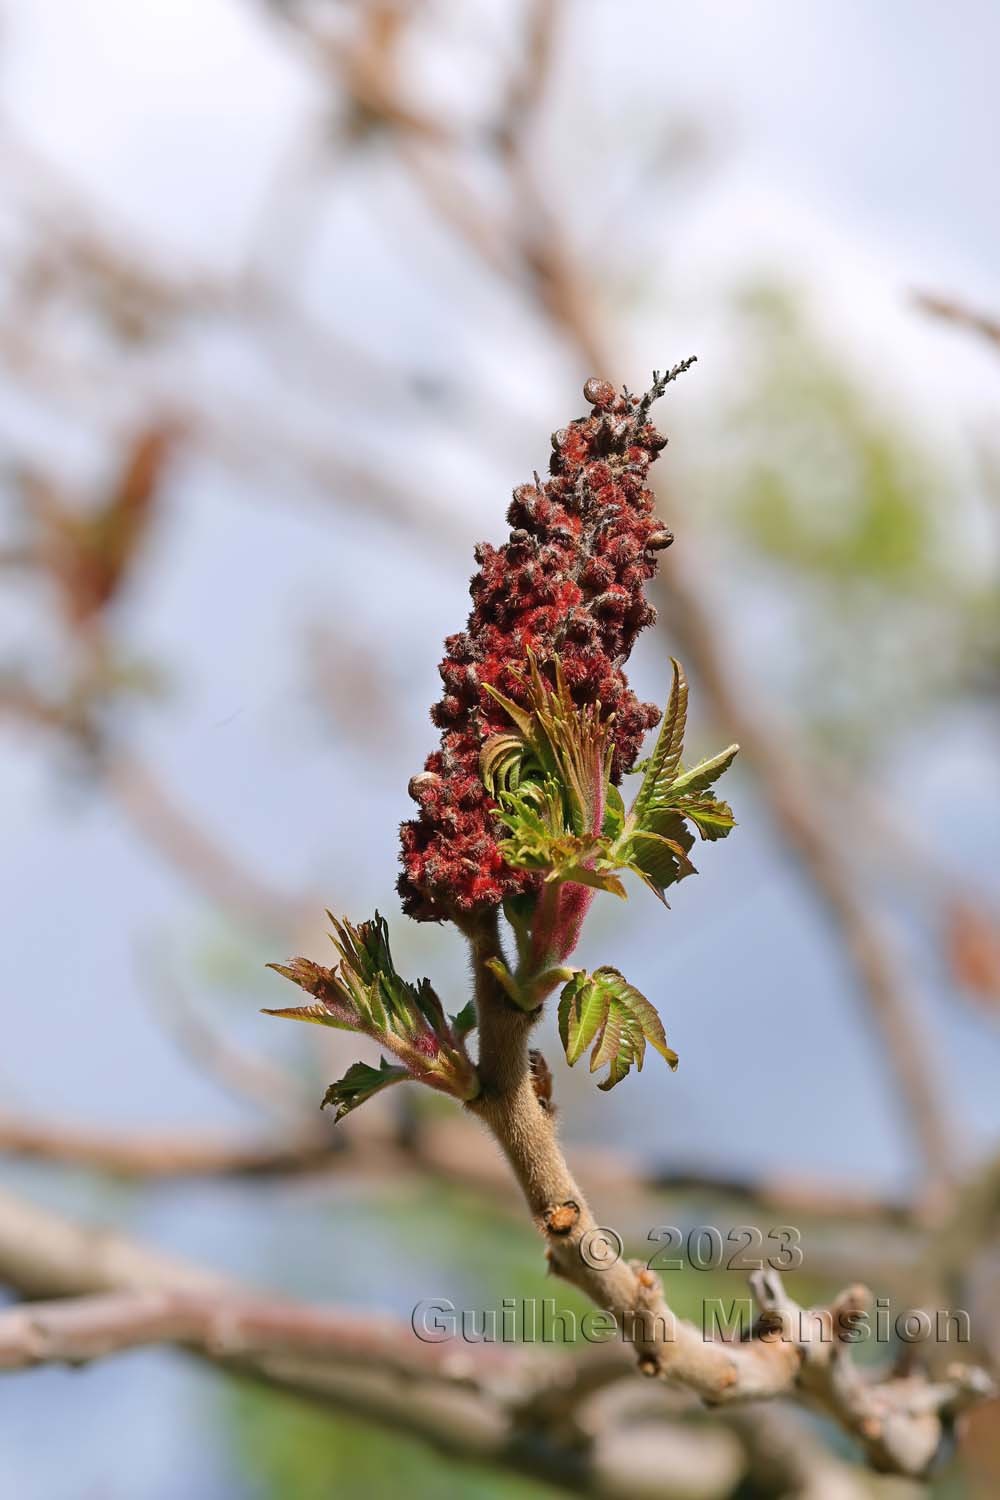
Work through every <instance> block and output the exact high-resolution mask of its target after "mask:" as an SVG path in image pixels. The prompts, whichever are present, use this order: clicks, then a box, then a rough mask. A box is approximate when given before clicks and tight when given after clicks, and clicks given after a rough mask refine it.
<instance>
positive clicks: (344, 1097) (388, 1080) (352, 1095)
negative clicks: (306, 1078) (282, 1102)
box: [320, 1057, 411, 1123]
mask: <svg viewBox="0 0 1000 1500" xmlns="http://www.w3.org/2000/svg"><path fill="white" fill-rule="evenodd" d="M410 1076H411V1075H410V1073H409V1071H408V1069H406V1068H401V1067H398V1066H396V1065H394V1064H393V1063H388V1062H386V1060H385V1058H384V1057H382V1058H380V1059H379V1066H378V1067H377V1068H370V1067H369V1066H368V1064H367V1063H360V1062H356V1063H352V1064H351V1066H350V1067H349V1068H348V1070H347V1072H346V1073H345V1074H344V1076H343V1078H341V1079H339V1080H338V1081H337V1082H336V1083H331V1085H330V1087H329V1088H328V1089H327V1091H326V1093H325V1094H324V1095H323V1102H322V1104H321V1105H320V1109H326V1107H327V1105H328V1104H332V1105H335V1106H336V1113H335V1114H334V1117H333V1118H334V1123H336V1122H337V1121H338V1120H342V1119H343V1118H344V1116H345V1115H349V1114H350V1113H351V1110H352V1109H357V1108H358V1106H359V1105H360V1104H364V1103H366V1101H367V1100H369V1099H370V1098H371V1097H372V1095H373V1094H378V1093H380V1092H381V1090H382V1089H385V1088H388V1087H389V1085H390V1084H392V1083H403V1082H405V1080H406V1079H407V1078H409V1077H410Z"/></svg>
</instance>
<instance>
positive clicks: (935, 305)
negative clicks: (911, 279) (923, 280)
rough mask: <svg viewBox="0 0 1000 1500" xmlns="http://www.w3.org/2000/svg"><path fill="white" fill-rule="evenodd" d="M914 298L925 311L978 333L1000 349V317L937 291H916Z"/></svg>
mask: <svg viewBox="0 0 1000 1500" xmlns="http://www.w3.org/2000/svg"><path fill="white" fill-rule="evenodd" d="M913 300H914V302H916V304H917V306H918V307H920V308H922V309H923V311H924V312H926V313H930V314H931V315H932V317H935V318H940V319H942V321H943V322H946V323H954V324H955V325H956V327H958V328H967V329H969V330H970V331H971V332H972V333H978V334H979V335H980V337H981V338H984V339H985V340H986V342H987V343H989V344H992V345H993V346H994V348H997V349H1000V318H997V317H994V316H992V315H991V314H989V313H985V312H982V311H980V310H979V309H978V308H974V307H970V306H969V305H968V303H965V302H961V301H959V300H958V299H957V298H955V297H942V296H941V295H940V294H938V293H936V292H915V293H914V294H913Z"/></svg>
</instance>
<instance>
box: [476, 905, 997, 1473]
mask: <svg viewBox="0 0 1000 1500" xmlns="http://www.w3.org/2000/svg"><path fill="white" fill-rule="evenodd" d="M470 939H471V947H472V955H473V965H474V974H475V981H476V1004H477V1009H478V1012H479V1032H480V1053H479V1064H478V1066H479V1074H480V1078H481V1081H482V1092H481V1093H480V1094H479V1095H478V1096H477V1097H476V1098H475V1099H474V1100H472V1101H470V1103H469V1104H468V1106H467V1108H469V1109H470V1110H471V1111H472V1112H473V1113H474V1114H476V1115H477V1116H478V1117H479V1119H481V1120H482V1121H483V1123H484V1124H485V1125H486V1126H487V1128H488V1129H489V1130H490V1131H491V1132H492V1133H493V1135H494V1136H495V1137H496V1139H497V1141H498V1142H499V1144H500V1146H501V1148H502V1149H503V1151H504V1154H505V1155H506V1157H507V1159H508V1161H509V1162H510V1165H511V1168H512V1170H513V1172H514V1175H515V1177H516V1178H517V1181H518V1183H519V1185H520V1187H521V1190H522V1192H523V1194H524V1197H525V1200H526V1202H527V1205H528V1208H529V1211H530V1213H531V1216H532V1218H533V1220H534V1222H535V1224H536V1226H537V1228H538V1229H539V1231H540V1232H541V1234H542V1235H543V1236H544V1239H545V1242H546V1253H547V1256H548V1260H549V1264H550V1266H551V1268H552V1270H553V1271H554V1272H555V1273H556V1274H557V1275H559V1276H562V1277H563V1278H565V1279H566V1280H567V1281H569V1282H571V1283H572V1285H574V1286H575V1287H577V1288H578V1290H580V1291H581V1292H583V1293H584V1294H585V1295H586V1296H588V1297H589V1298H590V1299H591V1300H592V1301H593V1302H594V1303H596V1304H597V1306H598V1307H601V1308H603V1309H605V1310H606V1311H608V1312H610V1313H611V1314H612V1315H613V1317H614V1319H615V1322H616V1323H617V1325H618V1327H619V1329H620V1331H621V1334H622V1337H623V1338H624V1339H626V1340H627V1341H628V1342H629V1343H630V1344H632V1345H633V1346H634V1348H635V1352H636V1355H637V1358H638V1363H639V1369H640V1370H641V1371H642V1372H643V1373H644V1374H646V1375H650V1376H660V1377H662V1378H664V1379H666V1380H668V1381H670V1382H671V1383H673V1384H676V1385H682V1386H684V1387H686V1388H688V1389H689V1390H692V1391H694V1392H695V1393H696V1394H697V1395H698V1396H700V1397H701V1398H702V1399H703V1400H705V1401H707V1402H709V1403H710V1404H712V1405H721V1404H723V1403H729V1402H735V1401H746V1400H755V1399H760V1398H762V1397H773V1396H778V1395H786V1394H792V1393H797V1392H800V1391H805V1392H807V1393H808V1395H809V1397H810V1399H812V1400H813V1401H815V1402H816V1403H817V1404H818V1405H820V1406H821V1407H822V1408H823V1409H824V1410H825V1411H826V1412H828V1413H829V1415H831V1416H832V1417H834V1418H835V1419H836V1420H837V1421H838V1422H839V1423H840V1425H841V1426H842V1427H843V1428H844V1429H845V1430H846V1431H847V1432H849V1433H851V1435H852V1436H853V1437H855V1438H856V1440H857V1441H858V1442H859V1443H860V1444H861V1445H862V1447H863V1448H864V1450H865V1452H866V1453H867V1455H868V1458H869V1460H870V1461H871V1462H872V1464H873V1465H874V1466H875V1467H877V1468H880V1469H887V1470H891V1471H892V1472H894V1473H899V1474H902V1475H908V1476H920V1475H923V1474H924V1473H925V1472H926V1470H927V1468H928V1467H929V1465H930V1464H931V1462H932V1461H933V1459H934V1457H935V1455H936V1453H937V1451H938V1449H939V1448H940V1446H941V1443H942V1441H943V1438H944V1435H945V1433H946V1431H947V1428H948V1424H949V1423H950V1421H951V1420H952V1418H953V1416H954V1415H955V1414H956V1413H957V1412H958V1411H960V1410H962V1409H963V1408H964V1407H965V1406H966V1405H970V1404H973V1403H974V1402H975V1401H977V1400H980V1399H983V1398H984V1397H985V1396H987V1395H989V1394H991V1393H992V1389H993V1387H992V1383H991V1381H990V1380H989V1378H988V1377H987V1376H986V1375H985V1374H984V1373H983V1372H981V1371H976V1370H965V1369H964V1368H958V1367H956V1369H955V1370H954V1371H953V1373H952V1374H951V1375H950V1377H949V1378H948V1379H947V1380H945V1381H943V1382H938V1383H936V1384H931V1383H929V1382H928V1381H926V1380H924V1379H923V1378H922V1377H920V1378H918V1377H909V1378H907V1379H906V1380H900V1379H896V1378H894V1377H892V1376H891V1375H889V1376H885V1377H883V1378H881V1379H879V1380H878V1381H877V1382H876V1381H872V1380H870V1379H865V1378H863V1377H862V1376H861V1375H860V1374H859V1373H858V1371H857V1369H856V1367H855V1366H854V1364H853V1362H852V1361H851V1360H850V1358H849V1354H848V1351H847V1349H846V1347H845V1344H844V1342H843V1341H842V1339H841V1337H840V1329H841V1320H842V1318H843V1317H846V1316H847V1314H849V1313H852V1312H857V1311H860V1310H861V1307H862V1306H863V1302H864V1299H865V1298H867V1293H864V1292H863V1289H858V1288H851V1289H849V1290H848V1291H847V1292H845V1293H843V1294H842V1296H841V1298H840V1299H838V1302H837V1303H836V1304H834V1306H833V1307H832V1308H831V1309H821V1310H817V1309H813V1310H811V1311H809V1312H807V1313H805V1314H804V1313H803V1309H801V1308H800V1307H799V1306H798V1304H797V1303H795V1302H793V1301H792V1299H791V1298H790V1297H789V1296H788V1294H787V1293H786V1292H785V1289H784V1287H783V1285H782V1283H781V1278H780V1276H778V1274H777V1273H776V1272H773V1271H769V1272H766V1273H765V1272H760V1273H755V1276H754V1278H752V1281H753V1284H754V1290H755V1292H756V1295H757V1300H758V1303H759V1305H760V1307H761V1310H762V1313H764V1314H768V1315H770V1317H772V1318H773V1317H775V1316H780V1320H781V1322H780V1327H777V1328H776V1327H775V1325H774V1323H773V1322H771V1321H769V1323H768V1324H767V1325H766V1326H763V1327H759V1328H758V1330H757V1331H756V1332H755V1334H754V1336H753V1337H751V1338H750V1339H748V1340H747V1341H745V1342H742V1343H729V1342H723V1341H720V1340H713V1339H711V1338H708V1337H706V1334H705V1331H704V1330H701V1329H698V1328H696V1327H695V1325H694V1324H692V1323H689V1322H686V1321H685V1320H683V1319H679V1318H677V1317H676V1316H675V1314H674V1313H673V1311H672V1309H671V1308H670V1306H669V1304H668V1303H667V1301H666V1298H665V1296H664V1291H663V1286H662V1284H661V1282H660V1280H659V1278H658V1277H657V1276H655V1275H654V1274H653V1273H652V1272H651V1271H649V1270H648V1269H646V1268H645V1267H643V1266H642V1265H641V1263H634V1262H628V1261H624V1260H621V1259H616V1260H613V1261H612V1262H611V1263H610V1264H605V1265H604V1266H599V1265H594V1264H592V1263H591V1262H592V1261H593V1259H594V1257H593V1256H592V1255H590V1254H588V1253H587V1245H588V1241H589V1238H590V1236H591V1232H592V1231H594V1230H595V1229H597V1227H598V1225H597V1221H596V1220H595V1218H594V1216H593V1214H592V1212H591V1210H590V1208H589V1207H588V1205H587V1202H586V1200H585V1199H584V1196H583V1193H582V1192H581V1190H580V1188H579V1186H578V1184H577V1183H576V1182H575V1180H574V1179H573V1176H572V1174H571V1173H570V1171H569V1168H568V1166H567V1164H566V1161H565V1158H564V1156H563V1153H562V1150H561V1148H560V1146H559V1143H558V1140H557V1137H556V1132H555V1125H554V1122H553V1116H552V1114H551V1112H550V1111H547V1110H544V1109H542V1107H541V1106H540V1104H539V1101H538V1099H537V1097H536V1095H535V1091H534V1089H533V1087H532V1084H531V1078H530V1072H529V1067H528V1045H527V1043H528V1034H529V1031H530V1029H531V1026H532V1024H533V1022H534V1021H535V1020H536V1019H537V1012H536V1013H535V1014H533V1015H527V1014H525V1013H524V1012H523V1011H520V1010H518V1009H517V1008H516V1007H514V1006H513V1005H512V1004H511V1002H510V1000H509V999H508V998H507V996H506V994H505V992H504V991H503V989H502V987H501V986H500V984H499V983H498V981H497V980H496V978H495V977H494V975H493V973H492V970H491V969H489V968H488V967H487V964H488V962H489V961H490V960H491V959H495V958H500V959H502V958H503V955H502V952H501V949H500V943H499V937H498V926H497V921H496V918H495V916H494V917H492V918H490V919H483V920H482V921H481V922H480V924H479V925H478V926H477V927H475V928H473V929H471V931H470Z"/></svg>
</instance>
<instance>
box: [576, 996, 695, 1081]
mask: <svg viewBox="0 0 1000 1500" xmlns="http://www.w3.org/2000/svg"><path fill="white" fill-rule="evenodd" d="M559 1035H560V1037H561V1039H562V1044H563V1048H564V1050H565V1053H566V1061H567V1062H568V1063H569V1065H570V1067H572V1066H573V1064H574V1063H576V1062H578V1061H579V1059H580V1058H581V1057H582V1056H583V1054H584V1052H586V1050H587V1048H588V1047H589V1046H590V1045H591V1044H592V1043H593V1051H592V1052H591V1055H590V1071H591V1072H592V1073H595V1072H596V1071H597V1070H598V1069H599V1068H602V1067H607V1068H608V1075H607V1077H606V1078H605V1080H604V1081H603V1083H600V1084H598V1088H601V1089H604V1090H607V1089H612V1088H614V1086H615V1084H616V1083H620V1082H621V1080H622V1079H623V1078H624V1077H625V1075H626V1074H627V1073H628V1072H629V1070H630V1069H631V1067H632V1066H633V1064H634V1065H635V1067H636V1068H638V1069H639V1070H640V1071H641V1070H642V1064H643V1060H644V1058H645V1055H646V1044H647V1042H648V1043H650V1044H651V1045H652V1046H653V1047H654V1048H655V1049H656V1051H657V1052H659V1053H660V1055H661V1057H663V1058H664V1059H665V1061H666V1062H667V1063H668V1064H669V1065H670V1067H671V1068H676V1066H677V1061H678V1059H677V1054H676V1052H674V1051H673V1050H672V1049H671V1048H670V1047H668V1046H667V1038H666V1034H665V1032H664V1030H663V1023H662V1021H661V1020H660V1017H659V1015H658V1014H657V1012H656V1010H655V1008H654V1007H653V1006H652V1005H651V1004H650V1002H649V1001H648V1000H647V999H646V997H645V995H643V994H641V993H640V992H639V990H637V989H636V988H635V987H634V985H631V984H629V982H628V980H627V979H625V977H624V975H622V974H620V973H619V972H618V970H617V969H612V968H608V967H604V968H600V969H595V970H594V972H593V974H587V973H584V972H582V971H581V972H580V973H578V974H574V976H573V978H572V979H571V980H570V981H569V983H568V984H566V986H565V987H564V989H563V992H562V994H561V996H560V998H559Z"/></svg>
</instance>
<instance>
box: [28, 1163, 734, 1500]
mask: <svg viewBox="0 0 1000 1500" xmlns="http://www.w3.org/2000/svg"><path fill="white" fill-rule="evenodd" d="M0 1284H3V1285H6V1286H8V1287H11V1288H13V1289H14V1290H16V1291H17V1292H19V1293H20V1294H21V1295H23V1296H25V1297H29V1298H39V1299H51V1298H56V1297H58V1298H72V1299H75V1300H73V1301H62V1302H52V1301H44V1302H42V1303H40V1304H38V1303H36V1304H35V1305H26V1306H20V1307H17V1308H14V1309H11V1310H8V1311H6V1312H0V1369H3V1368H7V1369H18V1368H27V1367H28V1366H30V1365H32V1364H38V1363H50V1362H56V1361H64V1362H69V1363H73V1364H76V1363H81V1362H84V1361H87V1360H91V1359H96V1358H100V1357H104V1356H106V1355H109V1354H111V1353H114V1352H116V1351H118V1350H124V1349H127V1348H134V1347H137V1346H140V1345H145V1344H149V1343H163V1342H168V1343H176V1344H178V1345H179V1346H180V1347H181V1348H182V1349H183V1350H185V1351H186V1352H188V1353H190V1354H194V1355H197V1356H198V1357H200V1358H201V1359H203V1360H205V1361H207V1362H208V1363H210V1364H211V1365H213V1366H215V1367H217V1368H219V1369H220V1370H222V1371H224V1372H226V1373H229V1374H235V1375H239V1376H243V1377H246V1378H250V1379H252V1380H255V1381H257V1382H260V1383H262V1384H265V1385H267V1386H270V1387H272V1388H274V1389H276V1390H280V1391H283V1392H287V1393H289V1394H292V1395H295V1396H298V1397H300V1398H304V1399H306V1400H308V1401H311V1402H313V1403H315V1404H318V1405H319V1406H321V1407H322V1408H325V1409H328V1410H333V1411H337V1412H340V1413H348V1414H353V1415H355V1416H358V1417H360V1418H362V1419H364V1420H366V1421H370V1422H376V1423H379V1424H382V1425H383V1426H385V1427H387V1428H389V1429H391V1430H392V1431H394V1432H397V1433H399V1432H404V1433H409V1434H411V1435H412V1436H415V1437H418V1438H420V1439H421V1440H422V1441H424V1442H427V1443H429V1444H431V1445H433V1446H434V1447H435V1448H436V1449H437V1450H438V1451H439V1452H441V1453H442V1454H444V1455H446V1456H448V1457H452V1458H458V1459H464V1460H466V1461H470V1460H471V1461H474V1462H479V1463H488V1464H492V1465H494V1466H495V1467H497V1468H499V1469H503V1470H509V1471H510V1472H512V1473H515V1474H525V1475H529V1476H531V1477H533V1478H535V1479H541V1480H544V1481H546V1482H548V1483H549V1484H553V1485H555V1486H556V1487H557V1488H560V1489H563V1490H565V1491H567V1492H568V1493H571V1494H574V1495H592V1496H603V1497H607V1500H613V1497H617V1500H628V1497H629V1496H633V1495H634V1496H635V1497H636V1500H638V1497H640V1496H643V1495H648V1493H649V1490H648V1477H649V1475H650V1474H655V1475H656V1476H657V1478H658V1484H657V1489H656V1493H657V1495H658V1497H659V1500H681V1497H684V1496H687V1497H689V1496H690V1495H691V1493H692V1485H693V1484H694V1483H695V1482H696V1481H697V1483H698V1488H697V1490H696V1493H698V1494H699V1495H702V1496H704V1497H705V1500H725V1497H727V1496H729V1495H730V1494H731V1493H732V1490H733V1488H734V1486H735V1484H736V1483H737V1482H738V1480H739V1477H740V1473H741V1470H742V1467H743V1463H742V1460H741V1458H740V1456H739V1454H738V1453H735V1454H734V1453H733V1452H732V1450H731V1448H730V1447H729V1446H728V1444H727V1441H726V1435H725V1434H721V1433H714V1432H707V1433H701V1432H698V1431H688V1430H687V1429H682V1428H681V1427H680V1426H679V1425H678V1424H676V1423H673V1422H669V1421H665V1422H662V1423H660V1424H659V1425H658V1426H657V1427H656V1428H655V1429H651V1428H650V1426H649V1425H648V1422H643V1423H642V1424H641V1425H640V1426H638V1427H636V1428H634V1429H629V1428H628V1427H627V1426H626V1425H625V1424H624V1422H623V1421H622V1420H620V1416H621V1414H620V1413H616V1417H618V1418H619V1419H618V1420H616V1421H615V1423H614V1424H613V1425H610V1426H609V1424H607V1423H605V1422H603V1421H601V1420H600V1413H599V1411H598V1410H597V1409H596V1408H595V1407H594V1405H593V1403H594V1401H595V1399H596V1397H597V1396H598V1395H599V1393H600V1391H601V1389H602V1388H603V1387H604V1386H606V1385H607V1384H608V1382H614V1381H616V1380H618V1379H619V1378H620V1376H621V1374H622V1365H621V1362H620V1360H619V1358H618V1355H617V1351H616V1350H615V1349H612V1348H606V1349H601V1350H594V1351H591V1353H592V1357H590V1358H586V1359H582V1360H574V1359H570V1358H550V1357H547V1356H542V1357H533V1356H532V1355H531V1354H530V1353H526V1352H524V1351H516V1352H514V1351H510V1350H508V1349H504V1348H502V1347H492V1348H491V1347H484V1346H483V1345H477V1346H476V1348H475V1349H474V1350H471V1349H464V1348H463V1349H459V1350H456V1349H455V1348H454V1346H451V1345H428V1344H421V1343H420V1342H419V1341H418V1340H416V1339H415V1338H414V1337H413V1335H412V1332H411V1330H410V1329H408V1328H407V1327H406V1325H404V1324H400V1323H398V1322H396V1321H395V1320H393V1319H389V1318H385V1317H381V1316H377V1317H372V1316H365V1317H363V1318H362V1317H360V1316H359V1315H358V1314H356V1313H348V1312H344V1311H342V1310H340V1309H336V1308H317V1307H311V1306H306V1305H302V1304H298V1303H292V1302H288V1301H287V1300H285V1299H281V1298H273V1297H270V1296H261V1295H260V1294H258V1293H255V1292H253V1291H248V1290H246V1289H244V1288H241V1287H239V1286H237V1285H236V1284H234V1283H233V1282H231V1281H229V1280H227V1279H226V1278H224V1277H221V1276H219V1275H217V1274H216V1273H214V1272H210V1271H206V1270H203V1269H202V1268H201V1267H198V1266H193V1265H190V1264H188V1263H186V1262H183V1261H179V1260H175V1259H172V1258H168V1257H166V1256H164V1255H161V1254H159V1253H157V1252H155V1251H151V1250H148V1249H146V1248H145V1247H144V1246H142V1245H140V1244H137V1243H135V1242H134V1241H131V1240H129V1239H128V1238H126V1237H125V1236H123V1235H120V1234H117V1233H114V1232H109V1231H106V1230H96V1229H89V1228H86V1227H84V1226H82V1225H79V1224H76V1223H74V1222H73V1221H71V1220H69V1219H66V1218H64V1217H62V1216H61V1215H58V1214H54V1213H51V1212H49V1211H46V1210H44V1209H39V1208H35V1207H34V1206H32V1205H30V1204H27V1203H25V1202H23V1201H21V1200H20V1199H18V1198H16V1197H14V1196H12V1195H10V1194H8V1193H5V1192H3V1191H2V1190H0ZM577 1414H578V1415H577ZM628 1438H631V1442H629V1441H626V1439H628Z"/></svg>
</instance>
